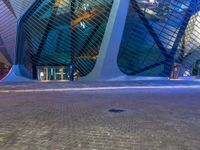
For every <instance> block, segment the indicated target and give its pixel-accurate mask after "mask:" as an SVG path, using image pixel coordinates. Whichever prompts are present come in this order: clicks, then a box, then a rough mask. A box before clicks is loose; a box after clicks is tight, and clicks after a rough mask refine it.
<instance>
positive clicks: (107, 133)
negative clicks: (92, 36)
mask: <svg viewBox="0 0 200 150" xmlns="http://www.w3.org/2000/svg"><path fill="white" fill-rule="evenodd" d="M193 84H194V85H198V84H199V83H196V82H194V83H189V82H188V84H187V85H191V86H192V85H193ZM125 85H127V83H105V84H104V83H98V84H95V83H91V84H89V83H88V84H87V83H83V84H78V83H27V84H25V83H17V84H13V83H12V84H11V83H10V84H2V83H1V84H0V150H200V98H199V96H200V88H199V87H196V88H186V87H184V88H181V87H180V88H179V87H176V88H173V87H170V86H171V85H173V83H172V84H171V83H170V82H169V83H167V86H169V88H167V89H165V88H148V86H147V88H135V89H134V88H124V89H123V88H120V89H117V88H116V89H112V88H110V89H109V88H108V89H106V88H105V89H103V88H102V89H97V90H95V89H91V90H90V89H87V90H84V88H86V87H87V88H88V87H112V86H114V87H123V86H125ZM130 85H131V86H133V87H134V86H141V85H142V86H143V85H145V84H144V83H143V82H137V83H134V84H133V83H132V84H131V83H130ZM148 85H149V86H150V85H152V83H148ZM159 85H162V83H161V84H159ZM176 85H182V83H181V82H180V83H179V82H177V83H175V84H174V86H176ZM76 87H78V88H83V90H78V89H76V90H73V88H76ZM37 88H38V89H54V88H55V89H63V91H62V90H60V91H53V90H49V91H48V90H46V91H41V92H39V91H38V90H36V89H37ZM68 88H71V90H66V89H68ZM27 89H32V90H33V91H26V90H27ZM17 90H21V91H17ZM23 90H25V91H23ZM34 90H35V91H34ZM110 109H114V110H115V109H121V110H124V111H123V112H110V111H109V110H110Z"/></svg>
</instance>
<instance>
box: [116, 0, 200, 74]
mask: <svg viewBox="0 0 200 150" xmlns="http://www.w3.org/2000/svg"><path fill="white" fill-rule="evenodd" d="M197 11H198V4H197V1H196V0H131V2H130V8H129V12H128V15H127V20H126V25H125V29H124V34H123V38H122V41H121V47H120V52H119V55H118V66H119V68H120V70H121V71H122V72H124V73H125V74H127V75H137V76H170V75H171V71H172V70H173V69H172V68H173V67H174V65H175V64H179V65H178V66H181V68H182V64H184V66H185V67H186V66H187V65H186V64H188V63H186V62H184V60H185V59H186V58H185V57H187V56H186V53H188V51H196V52H197V49H192V50H191V49H190V50H188V49H189V47H190V48H191V46H192V47H193V48H194V45H198V44H199V41H197V40H195V41H194V42H195V43H191V42H189V39H190V41H191V40H192V38H195V39H196V38H198V36H197V34H196V33H197V31H198V30H197V29H194V28H198V26H199V24H198V21H197V20H195V18H196V17H195V16H198V13H197V14H196V12H197ZM194 20H195V21H194ZM194 26H196V27H194ZM186 43H188V44H186ZM189 43H190V44H189ZM197 43H198V44H197ZM186 47H187V48H186ZM184 53H185V54H184ZM183 56H184V57H183ZM196 57H199V58H200V55H199V56H196ZM190 65H192V64H190ZM187 67H189V66H187ZM179 70H180V68H179ZM183 72H184V71H183V70H182V69H181V73H180V74H181V75H183Z"/></svg>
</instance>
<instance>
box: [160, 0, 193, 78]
mask: <svg viewBox="0 0 200 150" xmlns="http://www.w3.org/2000/svg"><path fill="white" fill-rule="evenodd" d="M195 4H196V0H191V2H190V5H189V6H188V9H187V11H186V12H185V16H184V17H183V21H182V23H181V25H180V29H179V32H178V34H177V36H176V40H175V41H174V44H173V47H172V49H171V51H170V54H169V58H167V62H168V64H167V65H166V66H165V70H164V73H165V74H166V75H168V76H170V74H171V69H172V67H173V64H174V62H175V55H176V52H177V49H178V46H179V44H180V42H181V40H182V38H183V37H184V34H185V30H186V29H187V25H188V23H189V21H190V18H191V16H192V15H193V14H194V11H193V9H194V7H195ZM182 51H183V50H182Z"/></svg>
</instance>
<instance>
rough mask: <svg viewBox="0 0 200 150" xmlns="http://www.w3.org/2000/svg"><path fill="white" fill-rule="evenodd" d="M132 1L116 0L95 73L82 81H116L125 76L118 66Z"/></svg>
mask: <svg viewBox="0 0 200 150" xmlns="http://www.w3.org/2000/svg"><path fill="white" fill-rule="evenodd" d="M129 4H130V0H114V3H113V7H112V10H111V14H110V17H109V21H108V24H107V27H106V31H105V34H104V38H103V42H102V45H101V48H100V52H99V56H98V59H97V62H96V65H95V67H94V69H93V71H92V72H91V73H90V74H89V75H88V76H86V77H83V78H81V80H99V81H102V80H115V79H118V78H120V77H122V76H124V74H123V73H122V72H121V71H120V70H119V68H118V65H117V56H118V53H119V48H120V42H121V39H122V35H123V31H124V27H125V22H126V16H127V13H128V9H129Z"/></svg>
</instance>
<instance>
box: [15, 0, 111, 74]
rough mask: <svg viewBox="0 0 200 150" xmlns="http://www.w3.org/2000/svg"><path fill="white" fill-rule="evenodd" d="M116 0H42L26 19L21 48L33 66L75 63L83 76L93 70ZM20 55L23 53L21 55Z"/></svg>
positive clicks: (20, 60) (27, 62) (24, 61)
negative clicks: (113, 0)
mask: <svg viewBox="0 0 200 150" xmlns="http://www.w3.org/2000/svg"><path fill="white" fill-rule="evenodd" d="M112 3H113V2H112V0H111V1H105V0H96V1H91V0H70V1H69V0H38V1H37V2H36V3H35V4H34V6H33V7H32V8H31V9H30V10H29V12H28V13H27V14H26V15H25V17H24V18H23V21H22V23H21V29H20V30H21V32H20V34H21V37H23V38H24V39H25V43H24V44H23V45H22V46H21V47H19V51H23V56H24V57H23V60H22V59H21V55H20V58H18V63H24V64H26V67H27V68H29V69H30V70H31V69H32V68H33V66H44V65H48V66H55V65H56V66H59V65H60V66H63V65H69V64H73V65H74V66H75V69H76V70H78V71H79V72H80V75H81V76H85V75H87V74H88V73H89V72H91V70H92V69H93V67H94V65H95V62H96V59H97V56H98V53H99V49H100V45H101V42H102V39H103V35H104V32H105V28H106V24H107V22H108V18H109V14H110V10H111V8H112ZM18 53H19V54H20V52H18Z"/></svg>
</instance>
